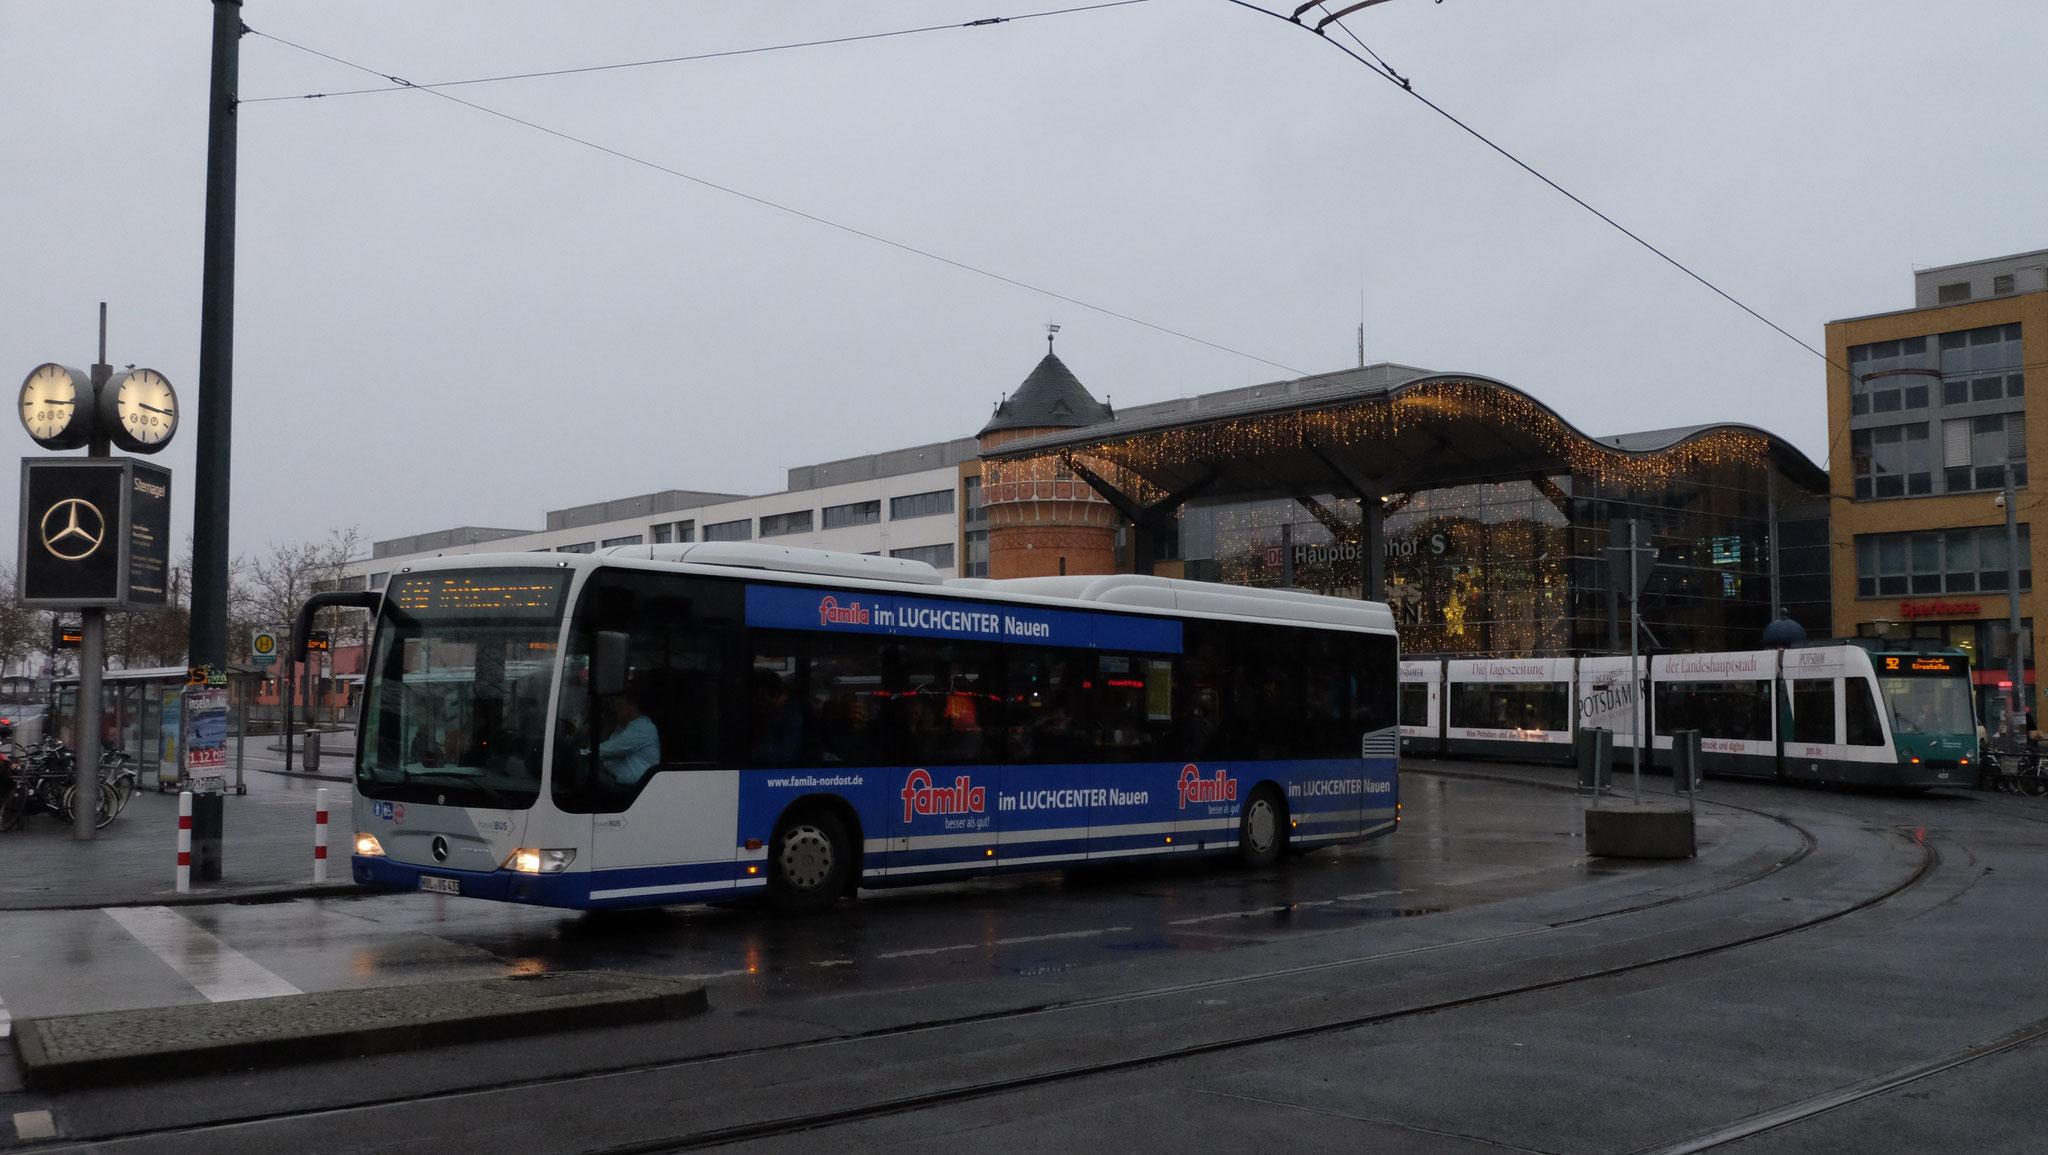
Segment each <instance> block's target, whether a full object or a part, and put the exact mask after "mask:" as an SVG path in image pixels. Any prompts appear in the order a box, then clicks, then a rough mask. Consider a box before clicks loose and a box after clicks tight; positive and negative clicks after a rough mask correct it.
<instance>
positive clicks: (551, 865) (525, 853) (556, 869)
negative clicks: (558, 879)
mask: <svg viewBox="0 0 2048 1155" xmlns="http://www.w3.org/2000/svg"><path fill="white" fill-rule="evenodd" d="M574 861H576V851H575V850H573V849H568V850H540V849H536V848H534V847H529V846H522V847H520V848H519V849H517V850H515V851H513V852H512V861H511V867H512V869H514V870H516V871H518V872H519V873H521V874H560V873H562V872H563V871H565V870H567V869H569V864H570V863H572V862H574Z"/></svg>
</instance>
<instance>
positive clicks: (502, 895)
mask: <svg viewBox="0 0 2048 1155" xmlns="http://www.w3.org/2000/svg"><path fill="white" fill-rule="evenodd" d="M349 869H350V871H351V872H352V873H353V874H354V875H355V880H356V881H357V882H359V883H361V884H362V885H364V886H377V887H384V888H387V889H390V890H424V891H427V892H428V893H430V894H460V895H461V896H463V897H464V898H487V899H492V900H494V901H497V902H530V903H533V904H534V905H536V906H566V907H575V908H582V907H586V906H588V905H590V876H589V875H588V874H571V873H562V874H526V873H523V872H521V871H516V870H492V871H475V870H443V869H441V868H439V867H425V866H412V865H410V864H407V863H403V862H393V861H391V860H390V859H389V858H385V857H381V856H371V857H365V856H363V855H360V854H356V855H351V856H350V857H349ZM451 884H452V886H453V889H452V890H451V889H449V887H450V885H451Z"/></svg>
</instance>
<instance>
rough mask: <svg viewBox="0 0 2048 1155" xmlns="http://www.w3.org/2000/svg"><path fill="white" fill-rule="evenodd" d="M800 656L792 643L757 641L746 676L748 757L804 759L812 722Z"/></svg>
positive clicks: (758, 760) (768, 762) (784, 761)
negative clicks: (805, 695) (784, 644)
mask: <svg viewBox="0 0 2048 1155" xmlns="http://www.w3.org/2000/svg"><path fill="white" fill-rule="evenodd" d="M802 672H803V658H802V656H801V655H799V654H797V653H796V652H795V649H794V647H793V646H792V647H787V648H785V647H781V646H775V645H773V644H770V643H765V642H764V643H760V644H757V647H756V649H755V651H754V668H753V672H752V673H751V674H749V675H748V678H747V723H748V730H747V761H748V762H749V763H750V764H752V765H755V766H794V765H796V764H798V763H799V762H801V761H803V760H804V752H805V749H806V746H807V745H808V744H809V741H810V736H811V735H810V731H811V726H810V725H809V719H807V718H806V717H804V706H805V705H806V704H807V702H806V699H805V697H804V687H803V685H802V680H803V679H802V677H801V675H802Z"/></svg>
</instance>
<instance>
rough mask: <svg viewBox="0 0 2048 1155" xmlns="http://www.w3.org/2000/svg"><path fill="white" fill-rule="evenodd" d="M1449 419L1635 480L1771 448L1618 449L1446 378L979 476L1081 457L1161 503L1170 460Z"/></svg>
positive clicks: (1031, 472)
mask: <svg viewBox="0 0 2048 1155" xmlns="http://www.w3.org/2000/svg"><path fill="white" fill-rule="evenodd" d="M1447 421H1483V422H1490V423H1494V424H1498V425H1501V426H1504V427H1507V428H1511V429H1513V430H1514V431H1515V433H1516V434H1517V435H1519V436H1522V437H1526V438H1530V439H1533V440H1534V441H1535V442H1536V443H1537V444H1538V445H1539V446H1541V448H1542V450H1543V451H1544V452H1545V453H1546V454H1547V455H1548V456H1549V457H1550V458H1551V459H1553V460H1555V461H1557V462H1559V463H1561V464H1562V465H1563V466H1564V467H1565V468H1567V469H1569V470H1570V471H1571V472H1572V473H1573V474H1575V475H1578V476H1583V477H1589V478H1595V479H1598V480H1601V481H1604V482H1618V483H1621V484H1624V485H1631V486H1653V485H1658V484H1664V483H1669V482H1670V481H1672V480H1674V479H1677V478H1680V477H1687V476H1697V475H1698V473H1699V471H1700V470H1702V469H1708V468H1712V467H1716V466H1721V465H1738V466H1747V467H1757V466H1761V465H1763V464H1764V463H1765V462H1766V461H1767V460H1768V458H1769V454H1770V440H1769V438H1768V437H1767V436H1765V435H1764V434H1762V433H1759V432H1754V431H1750V430H1743V429H1734V428H1725V427H1724V428H1718V429H1712V430H1709V431H1707V432H1705V433H1702V434H1700V435H1698V436H1695V437H1692V438H1688V439H1687V440H1685V441H1684V442H1681V443H1680V444H1678V445H1674V446H1672V447H1670V448H1668V449H1661V450H1656V451H1653V452H1630V451H1627V450H1622V449H1616V448H1614V447H1612V446H1609V445H1604V444H1602V443H1600V442H1597V441H1594V440H1592V439H1591V438H1589V437H1587V436H1585V435H1584V434H1582V433H1580V432H1579V431H1578V430H1576V429H1573V428H1572V427H1571V426H1570V425H1567V424H1566V423H1565V422H1564V420H1563V419H1562V418H1560V417H1558V416H1557V414H1556V413H1554V412H1552V411H1551V410H1550V408H1549V407H1548V406H1545V405H1544V404H1542V403H1541V402H1539V401H1537V400H1535V399H1534V398H1532V397H1530V396H1528V395H1527V394H1524V393H1522V392H1520V391H1518V390H1515V389H1511V388H1508V387H1507V386H1503V385H1500V384H1498V383H1496V382H1490V381H1479V380H1471V379H1465V378H1442V379H1437V380H1432V381H1421V382H1416V383H1414V384H1412V385H1409V386H1407V387H1405V388H1403V389H1401V390H1400V391H1398V392H1396V393H1393V394H1390V395H1387V396H1383V397H1373V398H1366V399H1362V400H1359V401H1354V402H1351V403H1348V404H1344V405H1339V406H1332V407H1328V408H1323V409H1313V410H1287V411H1283V412H1275V413H1262V414H1254V415H1248V416H1244V417H1233V418H1228V419H1225V420H1222V421H1215V422H1210V423H1207V424H1202V425H1188V426H1177V427H1174V428H1170V429H1161V430H1156V431H1153V432H1150V433H1138V434H1129V435H1123V436H1115V437H1105V438H1102V439H1101V440H1098V441H1088V442H1082V443H1079V444H1075V445H1070V446H1065V447H1062V448H1060V449H1057V450H1051V451H1045V452H1040V453H1036V454H1031V453H1026V454H1024V455H1021V456H1018V457H1010V458H1005V457H1002V456H1000V455H993V456H991V457H990V458H989V459H988V460H987V461H985V462H984V463H983V465H982V473H983V478H984V484H1000V483H1002V482H1005V481H1030V480H1044V479H1049V478H1051V477H1052V476H1054V475H1055V474H1056V473H1060V472H1061V471H1062V470H1064V469H1066V467H1068V466H1069V465H1070V464H1071V463H1072V462H1075V461H1079V462H1081V463H1083V464H1085V465H1087V466H1088V467H1089V468H1090V469H1092V470H1094V471H1095V472H1096V473H1098V474H1101V475H1103V476H1104V477H1105V478H1106V479H1109V480H1112V481H1114V482H1115V483H1116V484H1117V485H1118V486H1119V487H1120V488H1123V489H1124V492H1126V493H1129V494H1131V495H1133V496H1134V497H1138V498H1139V499H1140V500H1157V499H1158V498H1159V497H1162V496H1164V491H1163V490H1161V489H1160V487H1159V486H1158V485H1156V484H1154V483H1153V482H1152V481H1151V480H1150V477H1151V476H1157V475H1158V474H1159V473H1160V472H1161V471H1162V470H1164V469H1166V468H1170V467H1173V466H1179V465H1185V464H1187V463H1189V462H1198V461H1221V460H1228V459H1233V458H1236V459H1246V458H1250V459H1257V458H1260V457H1271V456H1278V455H1284V454H1298V453H1307V452H1311V451H1313V450H1316V449H1321V448H1332V447H1334V448H1348V447H1354V446H1360V445H1366V444H1371V443H1382V444H1384V443H1386V442H1388V441H1390V440H1392V439H1393V438H1397V437H1399V436H1400V435H1401V434H1402V432H1403V431H1404V429H1410V428H1417V427H1432V426H1437V427H1440V426H1441V425H1442V424H1443V423H1444V422H1447ZM1112 474H1114V475H1115V476H1111V475H1112Z"/></svg>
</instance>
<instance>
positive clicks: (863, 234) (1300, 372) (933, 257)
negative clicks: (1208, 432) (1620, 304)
mask: <svg viewBox="0 0 2048 1155" xmlns="http://www.w3.org/2000/svg"><path fill="white" fill-rule="evenodd" d="M1129 2H1135V0H1129ZM1075 11H1080V9H1076V10H1075ZM244 28H245V29H246V30H247V32H248V34H249V35H251V36H261V37H263V38H264V39H266V40H270V41H273V42H275V43H277V44H281V45H283V46H285V47H287V48H292V49H296V50H298V51H300V52H304V53H307V54H309V55H312V56H318V57H320V58H321V59H322V60H328V61H332V62H334V63H335V64H339V65H342V66H344V67H347V68H353V69H355V70H357V71H359V72H364V73H367V74H369V75H371V76H381V77H383V78H385V79H387V80H390V81H392V82H393V83H395V84H397V85H399V86H401V87H402V88H406V89H416V90H417V91H420V92H424V93H426V94H427V95H429V96H434V97H439V98H440V99H442V100H446V101H449V102H450V103H453V104H459V105H461V106H462V107H464V108H468V109H473V110H475V111H477V112H481V113H484V114H486V115H489V116H494V117H497V118H498V119H500V120H504V121H508V122H510V123H512V124H517V125H520V126H522V127H525V128H529V129H532V130H533V131H535V132H540V133H545V134H547V135H548V136H552V137H554V138H556V139H558V140H563V141H567V142H568V143H570V144H575V145H579V146H581V147H583V148H588V149H591V150H593V151H596V152H601V153H604V154H605V155H607V156H611V157H616V158H617V159H619V160H623V161H626V162H628V163H631V164H636V165H640V166H641V167H643V168H648V169H652V170H653V171H655V172H659V173H663V174H665V175H668V176H672V177H675V178H677V179H679V180H686V181H689V182H690V183H692V184H695V185H699V186H701V187H704V188H708V189H711V190H713V191H715V192H721V193H724V194H726V195H727V196H733V197H738V198H739V199H741V200H744V201H748V202H751V203H753V204H757V205H760V206H762V207H763V208H769V209H773V210H775V211H776V212H780V213H787V214H788V215H790V216H793V217H797V218H799V219H801V220H806V221H810V222H811V223H813V224H818V225H823V226H825V227H826V228H830V229H836V230H838V231H840V232H843V233H846V234H848V235H850V236H856V237H860V238H862V239H863V240H869V241H873V242H875V243H877V244H881V245H887V246H888V247H890V248H892V249H896V250H898V251H900V252H905V253H910V254H912V255H913V256H919V257H923V258H925V259H926V260H930V261H937V262H939V263H940V264H943V265H948V266H950V267H952V268H955V269H959V270H961V271H962V272H968V273H973V274H975V275H976V276H980V277H987V278H988V279H990V280H993V281H999V282H1001V283H1003V284H1005V285H1010V286H1012V287H1014V288H1019V289H1023V290H1025V291H1027V292H1032V293H1037V294H1039V295H1041V296H1045V297H1050V298H1051V299H1053V300H1055V301H1062V302H1065V303H1066V304H1069V305H1073V306H1075V307H1077V308H1082V309H1087V310H1088V311H1090V312H1093V313H1100V314H1101V315H1103V316H1105V317H1113V318H1115V319H1117V320H1119V321H1125V322H1128V323H1130V324H1133V325H1138V326H1140V327H1142V328H1146V329H1151V330H1152V331H1154V332H1157V333H1164V334H1166V335H1167V336H1170V337H1178V338H1179V339H1181V340H1183V341H1191V342H1193V343H1195V344H1197V345H1201V346H1204V347H1206V348H1210V349H1214V350H1216V351H1217V352H1219V353H1228V354H1230V355H1231V356H1233V357H1242V358H1244V359H1246V360H1248V361H1256V362H1258V363H1259V364H1261V365H1269V366H1271V367H1273V368H1275V369H1280V370H1284V371H1285V372H1288V373H1291V374H1293V375H1294V376H1295V377H1298V378H1312V379H1318V380H1322V379H1327V375H1326V374H1318V373H1311V372H1308V371H1307V370H1304V369H1297V368H1295V367H1294V366H1292V365H1289V364H1286V363H1285V362H1281V361H1275V360H1273V359H1272V358H1270V357H1261V356H1259V355H1258V354H1256V353H1248V352H1246V351H1244V350H1242V349H1236V348H1232V347H1231V346H1229V345H1225V344H1222V343H1220V342H1217V341H1211V340H1209V339H1207V338H1205V337H1198V336H1196V335H1194V334H1193V333H1188V332H1184V331H1182V330H1180V329H1175V328H1173V327H1172V326H1169V325H1162V324H1159V323H1158V322H1156V321H1147V320H1145V319H1144V318H1142V317H1136V316H1132V315H1131V314H1129V313H1123V312H1118V311H1117V310H1115V309H1112V308H1109V307H1108V306H1105V305H1098V304H1095V303H1094V302H1092V301H1086V300H1083V299H1081V298H1079V297H1075V296H1071V295H1069V294H1066V293H1062V292H1058V291H1056V290H1053V289H1048V288H1045V287H1044V286H1042V285H1034V284H1032V283H1030V282H1029V281H1024V280H1020V279H1018V278H1016V277H1011V276H1008V275H1005V274H1003V273H998V272H995V271H994V270H992V269H985V268H982V267H980V266H978V265H972V264H969V263H967V262H966V261H962V260H957V259H955V258H953V257H948V256H946V255H944V254H942V253H936V252H933V251H932V250H930V249H924V248H919V247H918V246H916V245H912V244H909V243H906V242H904V241H898V240H894V239H892V238H889V237H885V236H882V235H881V234H879V233H874V232H869V231H868V230H866V229H863V228H859V227H857V226H854V225H849V224H843V223H841V222H839V221H835V220H832V219H831V218H829V217H821V216H819V215H817V214H816V213H812V212H807V211H805V210H803V209H799V208H795V207H793V206H791V205H786V204H782V203H780V202H779V201H772V200H769V199H768V198H767V197H764V196H759V195H756V194H754V193H750V192H746V191H744V190H742V189H737V188H734V187H732V186H731V185H725V184H720V183H718V182H717V181H714V180H710V179H708V178H706V177H701V176H696V175H694V174H692V173H687V172H684V171H683V170H681V169H678V168H672V167H670V166H668V165H665V164H662V163H660V162H659V161H653V160H649V159H647V158H646V157H642V156H636V155H634V154H633V153H629V152H625V151H623V150H621V149H616V148H613V147H611V146H610V145H605V144H599V143H598V142H596V141H594V140H590V139H589V138H587V137H581V136H577V135H575V134H574V133H570V132H564V131H563V130H561V129H558V128H550V127H548V126H547V125H545V124H540V123H538V122H536V121H532V120H527V119H526V118H524V117H519V116H514V115H513V114H511V113H509V112H505V111H502V110H500V109H496V108H492V107H490V106H489V105H484V104H478V103H476V102H475V101H472V100H465V99H463V98H462V97H459V96H454V95H452V94H450V93H446V92H442V91H440V90H438V89H434V88H425V87H422V86H419V85H415V84H413V83H412V82H411V81H408V80H406V79H404V78H403V77H399V76H394V75H392V74H390V73H387V72H380V71H378V70H377V69H375V68H371V67H370V66H368V65H366V64H358V63H356V62H355V61H353V60H347V59H344V58H342V57H339V56H335V55H333V54H332V53H328V52H322V51H320V50H319V49H317V48H311V47H308V46H307V45H304V44H299V43H296V42H295V41H291V40H286V39H285V38H283V37H281V36H275V35H272V34H270V33H267V32H262V31H259V30H257V29H255V28H249V27H248V26H247V25H244Z"/></svg>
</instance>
